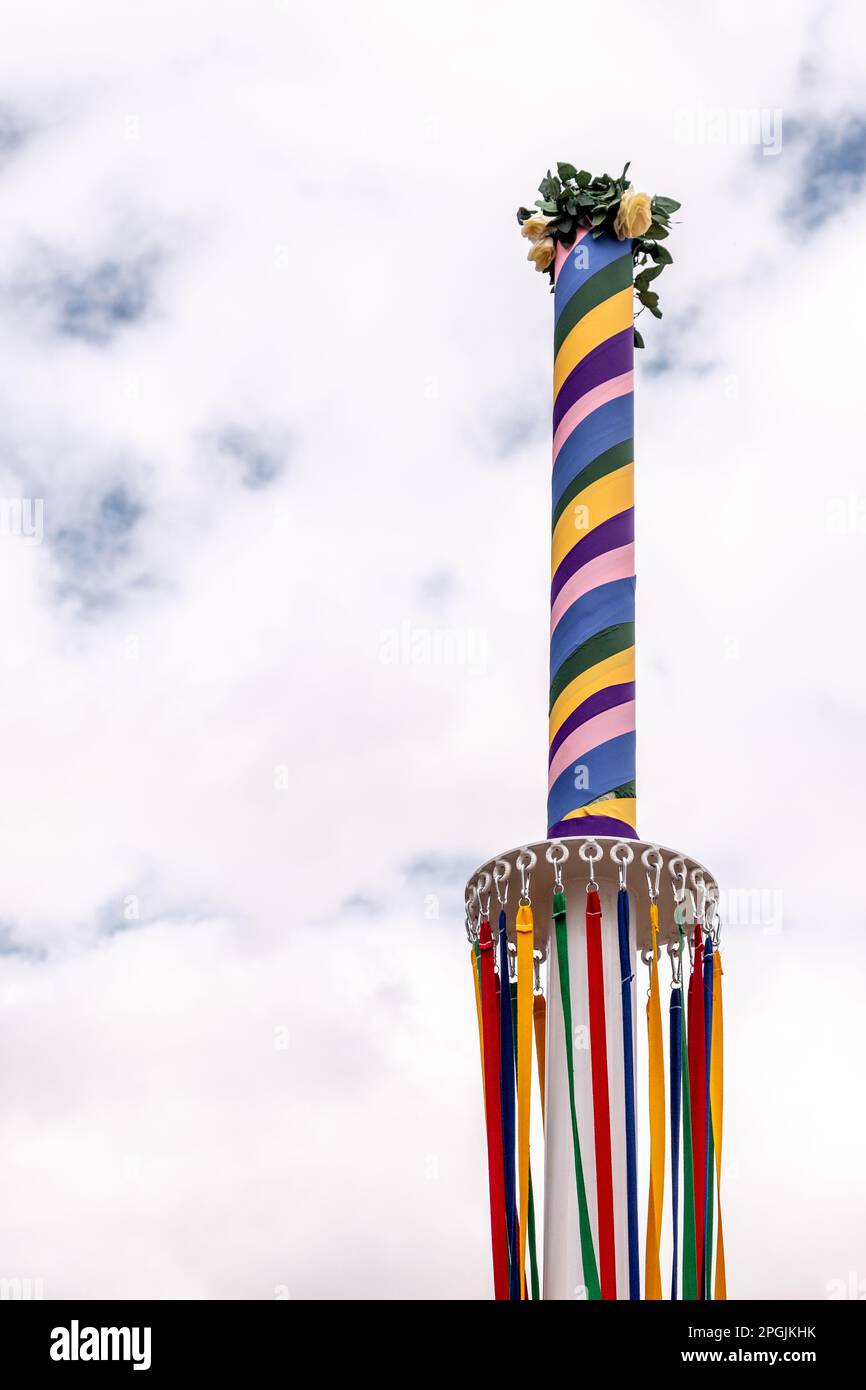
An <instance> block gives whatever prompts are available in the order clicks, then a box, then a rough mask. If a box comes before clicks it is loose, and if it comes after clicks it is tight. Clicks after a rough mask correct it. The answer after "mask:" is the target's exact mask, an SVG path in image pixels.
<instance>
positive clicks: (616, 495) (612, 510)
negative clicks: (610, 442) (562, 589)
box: [550, 463, 634, 579]
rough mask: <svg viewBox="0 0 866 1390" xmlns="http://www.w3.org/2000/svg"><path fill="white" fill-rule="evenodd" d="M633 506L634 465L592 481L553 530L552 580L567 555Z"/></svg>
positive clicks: (570, 504)
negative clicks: (598, 527)
mask: <svg viewBox="0 0 866 1390" xmlns="http://www.w3.org/2000/svg"><path fill="white" fill-rule="evenodd" d="M633 506H634V464H633V463H627V464H624V465H623V467H622V468H618V469H617V470H616V472H615V473H608V474H607V476H606V477H604V478H598V479H597V481H596V482H594V483H590V485H589V487H585V488H584V489H583V492H579V493H578V494H577V496H576V497H575V499H574V501H573V502H570V503H569V504H568V506H567V507H566V509H565V511H564V512H563V513H562V516H561V517H560V518H559V520H558V522H557V523H556V526H555V527H554V531H553V541H552V548H551V570H550V577H551V579H552V578H553V576H554V575H555V574H556V571H557V570H558V569H559V566H560V565H561V564H562V562H563V560H564V559H565V557H566V555H567V554H568V552H569V551H570V550H572V549H573V548H574V546H576V545H577V543H578V541H582V540H583V538H584V536H588V535H589V533H590V531H594V530H595V528H596V526H600V525H601V524H602V522H603V521H609V520H610V518H611V517H612V516H618V515H619V513H620V512H624V511H627V510H628V508H629V507H633Z"/></svg>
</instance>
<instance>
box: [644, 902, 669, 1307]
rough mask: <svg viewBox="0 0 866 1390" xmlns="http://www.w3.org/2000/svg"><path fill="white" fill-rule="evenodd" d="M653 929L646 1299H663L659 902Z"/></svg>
mask: <svg viewBox="0 0 866 1390" xmlns="http://www.w3.org/2000/svg"><path fill="white" fill-rule="evenodd" d="M650 930H651V932H652V961H651V962H650V994H649V999H648V1000H647V1006H646V1026H647V1039H648V1043H649V1121H650V1185H649V1200H648V1202H647V1214H646V1262H645V1263H646V1287H645V1297H646V1298H650V1299H657V1298H661V1296H662V1272H661V1265H660V1263H659V1250H660V1247H661V1238H662V1205H663V1202H664V1193H665V1058H664V1043H663V1041H662V1011H661V1002H660V1000H659V910H658V905H657V904H656V903H650Z"/></svg>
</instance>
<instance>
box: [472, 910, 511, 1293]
mask: <svg viewBox="0 0 866 1390" xmlns="http://www.w3.org/2000/svg"><path fill="white" fill-rule="evenodd" d="M478 948H479V951H480V953H481V1031H482V1033H483V1035H484V1093H485V1101H486V1110H487V1171H488V1176H489V1181H490V1237H491V1242H492V1245H493V1290H494V1296H495V1297H496V1298H498V1299H507V1298H508V1234H507V1226H506V1219H505V1170H504V1167H503V1156H502V1097H501V1093H500V1071H501V1065H502V1061H501V1055H500V1051H499V1006H498V1001H497V997H496V972H495V970H494V969H493V937H492V935H491V932H490V923H489V922H488V921H484V922H482V923H481V927H480V930H479V933H478ZM509 1007H510V1001H509Z"/></svg>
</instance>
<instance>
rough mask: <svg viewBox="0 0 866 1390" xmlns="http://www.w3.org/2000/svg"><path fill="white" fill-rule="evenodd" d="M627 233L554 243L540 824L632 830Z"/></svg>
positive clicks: (579, 830)
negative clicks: (545, 770)
mask: <svg viewBox="0 0 866 1390" xmlns="http://www.w3.org/2000/svg"><path fill="white" fill-rule="evenodd" d="M632 276H633V265H632V245H631V242H630V241H618V240H617V238H616V237H615V236H613V235H612V234H610V233H605V234H604V235H603V236H600V237H597V238H593V237H592V236H591V235H590V234H589V232H582V233H581V234H580V235H579V236H578V239H577V241H576V242H575V244H574V245H573V246H571V247H568V248H566V247H563V246H562V245H558V246H557V251H556V264H555V285H556V291H555V296H554V307H555V319H556V328H555V337H554V367H553V382H554V385H553V431H554V433H553V541H552V564H551V576H552V582H551V591H550V601H551V615H550V764H549V780H548V800H547V822H548V835H549V836H550V837H551V838H553V837H559V836H563V835H617V836H626V837H632V838H634V837H636V835H637V828H636V801H635V699H634V694H635V691H634V586H635V574H634V338H633V329H634V307H633V296H632Z"/></svg>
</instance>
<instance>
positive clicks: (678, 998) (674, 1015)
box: [670, 986, 683, 1300]
mask: <svg viewBox="0 0 866 1390" xmlns="http://www.w3.org/2000/svg"><path fill="white" fill-rule="evenodd" d="M682 1047H683V991H682V988H681V987H679V986H677V987H674V988H672V989H671V1006H670V1068H671V1211H672V1213H673V1259H672V1260H671V1298H672V1299H673V1300H676V1296H677V1260H678V1258H679V1239H680V1230H679V1226H680V1110H681V1108H682V1084H683V1058H682Z"/></svg>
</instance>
